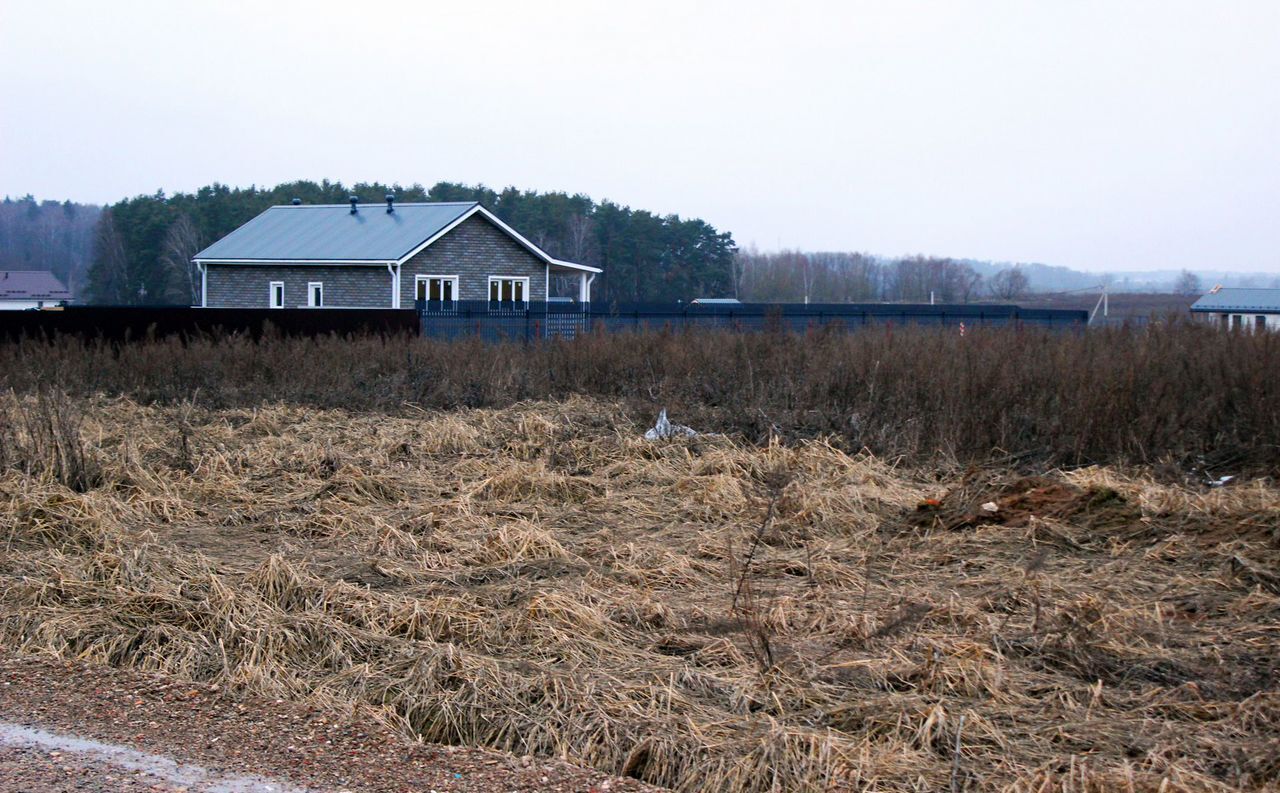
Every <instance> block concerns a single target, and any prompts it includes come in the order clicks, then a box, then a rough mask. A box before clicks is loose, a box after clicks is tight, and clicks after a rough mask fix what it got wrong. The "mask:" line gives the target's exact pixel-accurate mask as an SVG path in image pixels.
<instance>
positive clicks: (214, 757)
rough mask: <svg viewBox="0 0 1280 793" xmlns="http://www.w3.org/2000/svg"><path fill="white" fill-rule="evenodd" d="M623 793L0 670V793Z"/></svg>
mask: <svg viewBox="0 0 1280 793" xmlns="http://www.w3.org/2000/svg"><path fill="white" fill-rule="evenodd" d="M135 790H137V791H149V792H150V793H172V792H174V791H186V792H187V793H251V792H252V793H259V792H260V791H261V792H262V793H266V791H273V793H291V792H292V791H300V790H306V791H323V792H324V793H342V792H348V793H409V792H410V791H412V792H413V793H427V792H428V791H437V793H446V792H447V793H479V792H480V791H484V793H493V792H495V791H497V792H499V793H501V791H548V792H550V793H569V792H570V791H572V792H573V793H605V791H610V793H612V792H614V791H617V792H618V793H632V792H638V791H653V790H656V789H655V788H653V787H650V786H648V785H645V784H643V783H641V782H638V781H636V780H634V779H626V778H616V777H609V776H607V775H605V774H602V773H600V772H598V771H593V770H590V769H584V768H580V767H577V766H573V765H570V764H568V763H565V762H561V761H556V760H548V759H546V758H532V757H527V756H526V757H515V756H513V755H509V754H503V753H500V752H493V751H488V750H483V749H472V748H460V747H448V746H437V745H428V744H419V743H413V742H410V741H408V740H406V739H405V738H403V737H402V736H400V735H398V734H396V733H395V732H393V731H391V730H390V729H388V728H387V727H385V726H384V725H382V724H380V723H378V722H377V721H375V720H373V719H370V718H361V717H359V716H355V717H349V716H344V715H342V714H335V713H332V712H326V711H322V710H320V709H316V708H310V707H307V706H305V705H299V704H296V703H292V702H286V701H282V700H261V699H254V698H251V697H246V696H241V695H237V694H233V693H229V692H227V691H224V690H222V689H220V688H219V687H217V686H212V685H208V684H195V683H188V682H183V681H180V680H175V679H173V678H166V677H164V676H162V675H157V674H150V673H141V672H133V671H126V670H118V669H112V668H105V667H94V666H87V665H84V664H77V663H67V662H64V661H58V660H48V659H38V658H31V657H12V656H0V791H5V792H6V793H8V791H15V792H16V791H24V793H25V792H28V791H29V792H30V793H45V792H47V791H91V792H94V793H97V792H99V791H135Z"/></svg>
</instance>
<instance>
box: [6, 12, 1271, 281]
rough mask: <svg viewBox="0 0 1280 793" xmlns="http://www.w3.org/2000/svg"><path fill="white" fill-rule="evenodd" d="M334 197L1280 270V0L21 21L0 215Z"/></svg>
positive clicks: (858, 242) (15, 30)
mask: <svg viewBox="0 0 1280 793" xmlns="http://www.w3.org/2000/svg"><path fill="white" fill-rule="evenodd" d="M325 177H328V178H330V179H340V180H342V181H344V182H354V181H363V180H381V181H386V182H399V183H401V184H412V183H414V182H421V183H422V184H425V185H429V184H431V183H433V182H436V181H439V180H442V179H445V180H453V181H461V182H467V183H475V182H484V183H485V184H488V185H490V186H492V187H498V188H500V187H503V186H506V185H515V186H517V187H520V188H526V189H537V190H566V191H570V192H583V193H587V194H589V195H591V196H592V197H594V198H597V199H602V198H608V199H612V200H615V201H618V202H621V203H624V204H629V205H631V206H633V207H637V208H645V209H651V210H654V211H658V212H662V213H678V214H680V215H683V216H696V217H702V218H704V219H705V220H707V221H708V222H710V223H712V224H714V225H715V226H717V227H719V228H722V229H725V230H728V231H731V232H733V234H734V237H735V239H737V241H738V242H739V244H741V245H744V246H745V245H751V244H755V245H756V246H757V247H759V248H760V249H762V250H770V249H776V248H779V247H785V248H802V249H809V250H863V251H870V252H873V253H878V254H884V255H896V254H904V253H926V254H940V255H950V256H958V257H974V258H983V259H994V260H1006V261H1040V262H1046V263H1050V264H1062V265H1067V266H1070V267H1076V268H1083V269H1094V270H1104V269H1154V268H1166V267H1173V268H1180V267H1195V268H1232V269H1239V270H1259V271H1268V272H1280V1H1278V0H1258V1H1257V2H1230V0H1221V1H1219V2H1173V1H1171V0H1160V1H1159V2H1149V3H1148V2H1121V1H1120V0H1110V1H1109V2H1085V1H1083V0H1071V1H1070V2H1066V1H1065V0H1053V1H1052V2H1051V1H1050V0H1021V1H1020V2H974V3H967V2H958V1H957V0H947V1H945V2H928V3H917V2H904V1H903V0H892V1H891V2H885V1H884V0H879V1H878V2H865V3H864V2H841V3H833V4H830V5H826V4H816V3H814V4H808V3H797V2H787V3H780V2H776V0H773V1H772V2H768V3H759V4H757V3H751V2H743V0H734V2H724V3H718V2H717V3H710V2H707V3H698V2H692V1H690V0H686V2H672V3H666V2H652V1H650V2H645V3H627V4H622V3H609V2H591V3H576V2H564V1H563V0H556V2H546V3H538V2H530V1H529V0H524V1H523V2H511V3H507V2H501V1H499V0H488V1H487V2H458V0H453V1H452V2H447V3H435V2H427V1H425V0H416V1H414V2H404V3H401V2H394V1H393V0H347V2H332V3H331V2H321V1H320V0H306V2H279V1H277V0H272V2H253V3H248V2H246V3H240V2H227V1H226V0H219V2H204V3H194V2H180V1H178V0H172V1H169V2H154V3H144V2H126V1H125V0H111V2H98V1H97V0H94V1H93V2H80V3H67V2H50V0H21V1H19V0H0V194H6V193H7V194H9V195H22V194H25V193H33V194H35V195H36V196H37V197H38V198H54V199H64V198H70V199H73V200H78V201H93V202H109V201H114V200H117V199H119V198H122V197H125V196H129V195H135V194H138V193H150V192H154V191H155V190H157V189H164V190H166V191H169V192H173V191H178V190H191V189H193V188H196V187H199V186H200V185H204V184H207V183H210V182H215V181H217V182H223V183H226V184H232V185H249V184H258V185H274V184H276V183H279V182H282V181H287V180H292V179H303V178H305V179H317V180H318V179H322V178H325Z"/></svg>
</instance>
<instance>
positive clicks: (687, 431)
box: [644, 408, 698, 441]
mask: <svg viewBox="0 0 1280 793" xmlns="http://www.w3.org/2000/svg"><path fill="white" fill-rule="evenodd" d="M697 434H698V433H697V432H695V431H694V430H693V429H692V428H690V427H686V426H685V425H683V424H672V423H671V422H670V421H668V420H667V409H666V408H663V409H662V412H661V413H659V414H658V423H657V424H654V425H653V428H652V429H649V430H646V431H645V433H644V439H645V440H647V441H664V440H667V439H668V438H692V437H693V436H695V435H697Z"/></svg>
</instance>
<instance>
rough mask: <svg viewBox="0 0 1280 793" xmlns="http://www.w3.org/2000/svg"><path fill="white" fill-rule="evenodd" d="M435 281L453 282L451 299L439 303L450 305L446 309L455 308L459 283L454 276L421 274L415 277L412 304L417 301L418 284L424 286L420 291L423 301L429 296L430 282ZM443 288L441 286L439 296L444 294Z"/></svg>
mask: <svg viewBox="0 0 1280 793" xmlns="http://www.w3.org/2000/svg"><path fill="white" fill-rule="evenodd" d="M435 280H439V281H452V282H453V297H452V298H450V299H449V300H447V301H444V300H442V301H441V302H445V303H450V304H452V305H449V306H447V308H455V307H456V306H457V304H458V289H459V288H460V286H461V284H460V283H459V279H458V276H456V275H421V274H419V275H415V276H414V277H413V300H414V302H415V303H416V302H417V300H418V284H426V287H425V288H424V289H423V290H422V294H423V295H424V299H425V296H429V295H430V294H431V282H432V281H435ZM443 286H444V285H443V284H441V290H440V293H441V294H444V288H443Z"/></svg>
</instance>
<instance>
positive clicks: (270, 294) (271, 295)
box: [267, 281, 284, 308]
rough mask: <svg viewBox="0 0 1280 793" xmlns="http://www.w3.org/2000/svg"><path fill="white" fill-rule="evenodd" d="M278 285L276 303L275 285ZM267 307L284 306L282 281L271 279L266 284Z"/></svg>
mask: <svg viewBox="0 0 1280 793" xmlns="http://www.w3.org/2000/svg"><path fill="white" fill-rule="evenodd" d="M277 286H278V287H280V302H279V303H276V287H277ZM267 307H268V308H284V281H272V282H271V283H269V284H267Z"/></svg>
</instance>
